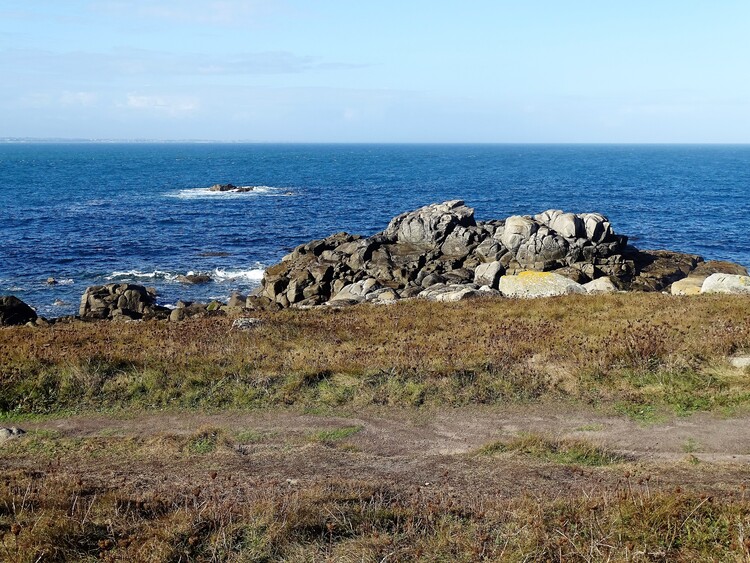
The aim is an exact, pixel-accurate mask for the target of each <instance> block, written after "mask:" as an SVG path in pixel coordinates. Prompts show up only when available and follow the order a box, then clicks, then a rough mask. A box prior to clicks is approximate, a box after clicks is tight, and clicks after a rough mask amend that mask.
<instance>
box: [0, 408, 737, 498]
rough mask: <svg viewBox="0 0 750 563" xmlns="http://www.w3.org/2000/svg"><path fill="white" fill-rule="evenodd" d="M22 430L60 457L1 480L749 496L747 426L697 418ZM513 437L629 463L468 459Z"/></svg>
mask: <svg viewBox="0 0 750 563" xmlns="http://www.w3.org/2000/svg"><path fill="white" fill-rule="evenodd" d="M23 426H24V428H25V429H26V430H29V431H34V430H37V431H42V432H41V433H40V432H36V435H44V434H45V431H46V435H48V436H52V438H51V440H52V441H53V442H54V441H55V440H60V441H61V442H62V441H67V445H65V446H64V447H60V448H57V449H54V448H53V449H54V452H55V453H54V455H52V456H50V455H49V453H47V454H40V455H39V456H37V455H35V453H34V452H33V451H32V452H31V453H29V454H28V455H27V454H26V452H24V450H23V449H22V448H17V449H16V453H15V454H14V455H12V456H1V455H0V473H1V472H6V471H14V470H20V471H33V470H36V469H38V468H39V467H43V466H44V465H43V464H46V465H47V466H51V465H54V464H57V467H60V468H62V470H63V471H65V472H66V473H69V474H73V475H77V476H78V477H75V478H79V477H80V478H82V479H83V480H84V481H86V482H93V483H99V484H100V485H102V486H105V487H111V486H112V484H113V483H122V484H123V486H124V485H125V484H128V485H129V486H132V487H134V488H135V489H137V490H142V491H147V490H151V491H153V490H159V487H161V486H163V484H164V483H171V484H178V485H181V486H184V487H189V486H191V485H190V484H191V483H195V482H196V480H197V481H198V482H200V481H201V480H203V479H205V476H206V475H208V474H210V473H211V472H214V471H216V472H218V473H219V474H223V475H225V476H226V477H227V478H231V479H241V480H250V481H252V482H253V483H267V484H269V485H271V486H279V484H281V485H283V484H284V483H289V484H290V486H300V487H306V486H310V485H314V484H316V483H317V484H321V483H331V482H336V481H340V480H354V481H363V482H368V483H371V484H372V483H375V484H377V483H381V484H384V485H387V486H397V487H398V488H399V489H401V490H418V489H419V488H424V487H438V488H440V489H441V490H444V491H452V492H451V494H453V492H455V494H468V493H474V492H476V491H482V492H487V494H494V495H496V496H500V497H514V496H518V495H529V494H531V495H537V494H542V495H547V496H549V497H551V498H555V497H556V496H557V495H561V494H573V495H587V494H589V492H591V491H595V490H597V489H600V488H602V487H603V488H616V487H621V486H625V485H624V483H625V484H626V485H627V486H630V484H629V483H630V482H631V480H632V482H635V483H637V482H639V480H641V481H642V480H643V479H647V480H649V482H650V485H649V486H651V487H654V488H667V489H669V488H674V487H677V486H679V487H686V488H692V489H695V490H699V491H701V493H703V492H706V494H725V495H732V494H738V492H739V491H744V488H745V487H746V486H747V485H750V463H749V462H750V439H749V438H747V437H748V436H750V416H742V417H737V418H733V419H724V418H720V417H717V416H713V415H707V414H701V415H694V416H691V417H686V418H675V419H673V420H670V421H667V422H663V423H659V424H652V425H648V426H644V425H640V424H638V423H637V422H634V421H632V420H630V419H628V418H625V417H615V416H604V415H601V414H598V413H596V412H594V411H585V410H582V409H581V408H573V407H571V406H567V405H555V406H552V407H550V406H549V405H548V406H541V405H537V406H523V407H521V406H514V407H512V408H505V409H504V408H496V407H495V408H459V409H451V410H440V411H433V412H424V411H416V410H401V409H381V410H378V411H372V412H365V413H357V414H356V415H353V416H318V415H313V414H301V413H298V412H291V411H263V412H224V413H217V414H201V413H177V414H174V413H149V414H146V415H138V416H129V417H117V416H104V415H95V416H91V415H89V416H72V417H66V418H60V419H48V420H44V421H39V422H27V423H25V424H23ZM346 428H349V429H350V433H347V432H344V433H343V435H342V434H334V435H333V436H334V438H333V439H331V440H327V439H325V438H324V437H322V434H321V433H322V432H326V431H328V432H331V431H335V430H340V429H346ZM201 429H204V430H205V429H221V430H222V431H223V432H224V433H225V435H226V436H231V445H230V446H227V447H222V448H218V449H216V450H215V451H212V452H211V453H210V454H208V455H196V454H190V453H186V451H185V449H184V446H175V443H180V441H181V443H182V444H184V443H185V441H186V439H188V437H190V436H195V435H196V433H197V432H199V431H200V430H201ZM522 433H531V434H535V435H540V436H544V437H547V438H550V439H566V438H574V439H577V440H582V441H585V442H587V443H590V444H592V445H596V446H599V447H603V448H606V449H607V450H610V451H615V452H619V453H622V454H625V456H626V458H627V460H628V461H626V462H624V463H616V464H614V465H606V466H602V467H589V466H585V465H584V466H580V465H576V464H566V463H556V462H553V461H550V460H548V459H540V458H535V457H533V456H528V455H520V454H512V453H511V454H504V453H503V454H500V455H479V454H478V453H477V450H478V449H479V448H481V447H482V446H484V445H487V444H488V443H492V442H494V441H497V440H508V439H511V438H513V437H515V436H518V435H520V434H522ZM30 435H32V436H33V435H35V433H34V432H30ZM329 435H330V434H329ZM20 445H21V443H20V442H19V446H20ZM58 452H59V453H58ZM45 455H46V457H44V456H45ZM51 459H52V460H54V461H53V462H52V463H51V462H50V460H51Z"/></svg>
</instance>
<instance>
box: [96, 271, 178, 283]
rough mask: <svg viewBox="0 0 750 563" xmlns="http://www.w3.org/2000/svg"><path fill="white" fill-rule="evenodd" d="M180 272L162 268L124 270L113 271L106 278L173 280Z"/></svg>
mask: <svg viewBox="0 0 750 563" xmlns="http://www.w3.org/2000/svg"><path fill="white" fill-rule="evenodd" d="M178 275H179V274H173V273H171V272H163V271H161V270H154V271H153V272H141V271H140V270H127V271H123V272H112V273H111V274H109V275H108V276H105V278H104V279H106V280H125V279H128V280H130V279H158V280H168V281H169V280H173V279H175V278H176V277H177V276H178Z"/></svg>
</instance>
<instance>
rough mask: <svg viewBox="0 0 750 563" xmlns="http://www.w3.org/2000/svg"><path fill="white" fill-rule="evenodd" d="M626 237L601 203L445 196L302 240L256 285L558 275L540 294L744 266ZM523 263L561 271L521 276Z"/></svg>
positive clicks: (319, 291)
mask: <svg viewBox="0 0 750 563" xmlns="http://www.w3.org/2000/svg"><path fill="white" fill-rule="evenodd" d="M627 240H628V239H627V237H626V236H623V235H618V234H616V233H615V231H614V229H613V228H612V225H611V223H610V221H609V219H607V218H606V217H605V216H604V215H602V214H600V213H579V214H575V213H565V212H563V211H561V210H554V209H553V210H548V211H544V212H542V213H539V214H537V215H533V216H532V215H514V216H511V217H508V218H506V219H502V220H490V221H479V222H478V221H476V220H475V219H474V210H473V209H472V208H470V207H467V206H466V205H465V204H464V202H463V201H461V200H453V201H446V202H443V203H435V204H431V205H426V206H424V207H421V208H419V209H416V210H414V211H409V212H406V213H402V214H400V215H398V216H396V217H394V218H393V219H392V220H391V221H390V222H389V224H388V226H387V227H386V228H385V229H384V230H383V231H382V232H380V233H377V234H375V235H373V236H370V237H362V236H359V235H351V234H348V233H337V234H334V235H331V236H329V237H326V238H324V239H320V240H314V241H311V242H309V243H306V244H303V245H300V246H298V247H297V248H295V249H294V250H293V251H292V252H291V253H289V254H287V255H286V256H284V257H283V258H282V259H281V262H279V263H278V264H274V265H273V266H271V267H269V268H268V269H267V270H266V272H265V274H264V276H263V280H262V282H261V287H260V289H259V291H258V294H259V295H261V296H263V297H264V298H266V299H268V300H270V301H272V302H273V303H276V304H277V305H278V306H279V307H282V308H286V307H298V308H308V307H313V306H318V305H322V304H331V305H333V304H336V305H337V306H341V305H344V304H346V303H359V302H364V301H368V299H367V296H368V295H369V293H371V292H375V291H378V290H383V289H388V290H390V291H391V292H392V294H391V295H390V297H389V301H394V300H398V299H404V298H409V297H414V296H417V295H420V296H422V297H425V298H430V299H440V300H445V299H449V298H448V297H447V296H448V295H452V296H453V297H451V299H453V298H456V299H458V293H461V292H463V293H462V295H472V292H476V291H478V290H479V288H481V287H486V288H487V289H488V290H490V291H496V292H497V291H499V292H500V293H505V294H506V295H509V296H516V295H517V294H524V295H525V294H527V293H528V294H529V295H532V294H535V293H536V292H535V291H534V290H533V289H526V288H521V287H519V289H518V290H515V289H510V287H509V284H516V285H518V284H522V285H523V284H525V285H533V284H532V283H531V282H532V280H533V281H536V282H539V283H541V282H540V280H542V279H544V280H545V281H546V283H548V284H551V285H550V288H548V290H546V291H542V290H541V289H539V290H538V293H539V294H540V295H546V294H555V295H557V294H560V293H559V292H563V293H564V292H574V293H587V291H588V292H589V293H602V292H613V291H665V290H667V289H669V288H670V286H671V285H672V284H673V283H675V282H677V281H679V280H682V279H684V278H686V277H688V276H689V275H690V274H691V273H693V272H695V273H697V274H700V275H704V276H706V277H707V276H708V275H709V274H711V273H714V272H721V273H731V274H736V275H746V274H747V271H746V270H745V269H744V268H743V267H742V266H740V265H738V264H733V263H731V262H716V261H711V262H704V260H703V258H702V257H700V256H697V255H694V254H685V253H680V252H673V251H667V250H650V251H641V250H638V249H637V248H635V247H633V246H631V245H628V243H627ZM526 272H544V273H548V274H551V275H554V276H557V277H549V276H542V277H534V276H529V277H523V276H525V275H526V274H525V273H526ZM519 275H520V276H522V277H521V278H518V277H517V276H519ZM506 278H507V279H506ZM559 278H565V279H567V280H568V281H563V280H561V279H559ZM503 280H505V281H503ZM552 280H554V281H552ZM568 282H570V283H568ZM365 285H366V286H367V287H365ZM537 285H538V284H537ZM501 286H503V287H506V291H505V292H503V287H501ZM552 286H555V287H557V289H551V287H552ZM448 287H450V288H451V289H450V290H449V289H447V288H448ZM562 288H567V289H562ZM463 290H466V291H463ZM370 300H372V299H370Z"/></svg>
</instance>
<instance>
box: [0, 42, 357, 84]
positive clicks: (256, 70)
mask: <svg viewBox="0 0 750 563" xmlns="http://www.w3.org/2000/svg"><path fill="white" fill-rule="evenodd" d="M362 66H363V65H356V64H347V63H329V62H323V61H321V60H320V59H318V58H316V57H310V56H300V55H295V54H294V53H290V52H286V51H270V52H259V53H234V54H226V55H221V56H219V55H203V54H196V53H186V54H177V53H166V52H160V51H147V50H142V49H121V50H117V51H114V52H111V53H91V52H80V51H78V52H63V53H54V52H49V51H41V50H31V49H6V50H0V71H3V70H5V71H6V72H12V71H15V72H23V73H34V74H35V75H36V74H44V75H49V76H62V77H65V78H74V77H76V76H80V77H83V78H86V79H87V80H89V79H91V78H95V79H99V80H109V79H111V78H115V77H119V76H137V75H156V76H160V77H163V76H211V75H224V76H229V75H274V74H299V73H303V72H313V71H327V70H333V69H355V68H361V67H362Z"/></svg>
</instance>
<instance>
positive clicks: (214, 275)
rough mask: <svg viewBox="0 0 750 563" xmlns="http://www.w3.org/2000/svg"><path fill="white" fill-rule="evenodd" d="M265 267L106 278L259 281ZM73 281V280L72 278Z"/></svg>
mask: <svg viewBox="0 0 750 563" xmlns="http://www.w3.org/2000/svg"><path fill="white" fill-rule="evenodd" d="M263 272H264V270H263V268H262V267H256V268H251V269H248V270H227V269H224V268H216V269H215V270H214V271H213V272H196V271H193V270H190V271H188V272H165V271H162V270H154V271H153V272H142V271H140V270H128V271H122V272H112V273H111V274H109V275H108V276H105V279H106V280H109V281H117V280H140V279H149V280H153V279H156V280H164V281H168V282H169V281H177V280H178V278H180V277H182V276H194V275H199V274H200V275H208V276H210V277H211V279H212V280H213V281H216V282H227V281H245V282H247V281H252V282H259V281H260V280H262V279H263ZM71 281H72V280H71Z"/></svg>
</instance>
